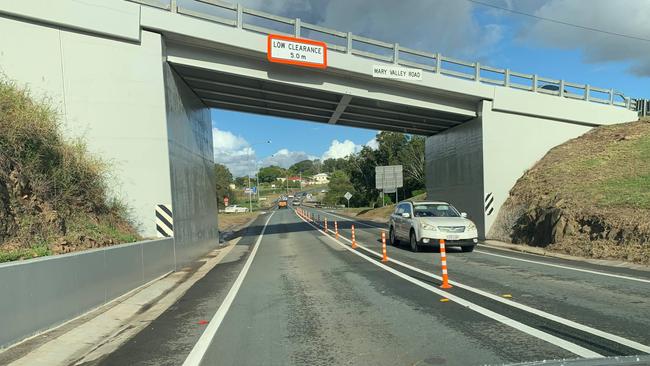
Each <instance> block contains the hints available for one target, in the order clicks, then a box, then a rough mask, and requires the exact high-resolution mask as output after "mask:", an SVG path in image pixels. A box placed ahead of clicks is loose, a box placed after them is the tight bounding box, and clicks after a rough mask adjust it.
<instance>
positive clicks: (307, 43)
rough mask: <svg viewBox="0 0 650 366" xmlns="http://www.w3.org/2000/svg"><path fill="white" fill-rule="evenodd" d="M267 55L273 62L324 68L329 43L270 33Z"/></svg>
mask: <svg viewBox="0 0 650 366" xmlns="http://www.w3.org/2000/svg"><path fill="white" fill-rule="evenodd" d="M266 57H267V58H268V60H269V61H271V62H277V63H281V64H291V65H299V66H306V67H316V68H321V69H324V68H326V67H327V45H326V44H325V43H324V42H319V41H312V40H311V39H302V38H295V37H288V36H282V35H279V34H269V36H268V45H267V51H266Z"/></svg>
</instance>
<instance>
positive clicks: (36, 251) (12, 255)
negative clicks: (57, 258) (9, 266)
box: [0, 244, 52, 263]
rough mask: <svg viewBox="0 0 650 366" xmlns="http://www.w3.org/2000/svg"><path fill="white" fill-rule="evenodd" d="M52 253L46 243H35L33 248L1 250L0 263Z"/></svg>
mask: <svg viewBox="0 0 650 366" xmlns="http://www.w3.org/2000/svg"><path fill="white" fill-rule="evenodd" d="M50 254H52V251H51V250H50V248H49V247H48V246H47V245H45V244H41V245H35V246H32V247H31V248H18V249H11V250H0V263H2V262H11V261H16V260H20V259H29V258H36V257H43V256H46V255H50Z"/></svg>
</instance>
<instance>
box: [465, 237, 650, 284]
mask: <svg viewBox="0 0 650 366" xmlns="http://www.w3.org/2000/svg"><path fill="white" fill-rule="evenodd" d="M481 246H484V245H483V244H482V245H481ZM488 248H491V247H489V246H488ZM497 250H498V249H497ZM475 252H477V253H481V254H487V255H492V256H495V257H501V258H507V259H514V260H517V261H521V262H526V263H534V264H540V265H543V266H549V267H555V268H562V269H569V270H572V271H578V272H585V273H590V274H597V275H601V276H608V277H614V278H621V279H624V280H630V281H638V282H643V283H650V280H646V279H643V278H638V277H630V276H624V275H617V274H613V273H607V272H600V271H592V270H589V269H582V268H576V267H570V266H563V265H560V264H553V263H545V262H540V261H534V260H532V259H523V258H518V257H510V256H507V255H503V254H495V253H488V252H484V251H482V250H475Z"/></svg>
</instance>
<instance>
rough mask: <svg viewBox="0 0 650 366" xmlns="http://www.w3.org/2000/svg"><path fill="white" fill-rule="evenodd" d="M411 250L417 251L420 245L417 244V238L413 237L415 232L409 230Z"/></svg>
mask: <svg viewBox="0 0 650 366" xmlns="http://www.w3.org/2000/svg"><path fill="white" fill-rule="evenodd" d="M410 239H411V250H412V251H413V252H419V251H420V246H419V245H418V240H417V239H416V238H415V233H414V232H413V231H411V238H410Z"/></svg>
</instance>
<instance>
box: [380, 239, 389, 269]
mask: <svg viewBox="0 0 650 366" xmlns="http://www.w3.org/2000/svg"><path fill="white" fill-rule="evenodd" d="M381 253H382V257H381V261H382V262H384V263H386V262H388V255H386V232H385V231H382V232H381Z"/></svg>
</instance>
